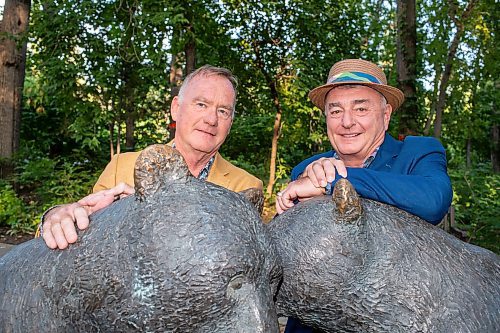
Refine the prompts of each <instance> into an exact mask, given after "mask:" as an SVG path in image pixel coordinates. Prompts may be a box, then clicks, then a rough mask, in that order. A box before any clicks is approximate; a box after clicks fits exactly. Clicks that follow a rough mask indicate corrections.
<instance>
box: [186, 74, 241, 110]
mask: <svg viewBox="0 0 500 333" xmlns="http://www.w3.org/2000/svg"><path fill="white" fill-rule="evenodd" d="M212 75H218V76H222V77H224V78H226V79H228V81H229V82H231V85H232V86H233V89H234V104H235V105H236V96H237V94H238V78H236V76H234V74H233V73H232V72H231V71H230V70H229V69H226V68H223V67H215V66H212V65H204V66H202V67H200V68H198V69H197V70H195V71H194V72H192V73H191V74H189V75H188V76H186V78H185V79H184V82H182V85H181V88H180V90H179V95H178V96H179V99H182V97H183V93H184V90H185V87H187V86H188V85H189V82H190V81H191V80H192V79H193V78H195V77H197V76H212Z"/></svg>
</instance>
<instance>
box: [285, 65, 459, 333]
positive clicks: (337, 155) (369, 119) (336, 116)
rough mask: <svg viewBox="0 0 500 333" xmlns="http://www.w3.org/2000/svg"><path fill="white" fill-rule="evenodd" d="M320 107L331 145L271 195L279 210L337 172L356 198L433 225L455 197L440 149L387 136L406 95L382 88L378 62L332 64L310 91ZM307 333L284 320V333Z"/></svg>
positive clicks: (426, 141) (329, 184) (319, 190)
mask: <svg viewBox="0 0 500 333" xmlns="http://www.w3.org/2000/svg"><path fill="white" fill-rule="evenodd" d="M309 98H310V99H311V100H312V102H313V103H314V104H315V105H316V106H317V107H319V108H320V109H321V110H323V111H324V113H325V117H326V125H327V132H328V138H329V140H330V143H331V144H332V146H333V150H331V151H329V152H326V153H322V154H318V155H314V156H312V157H310V158H308V159H306V160H304V161H302V162H301V163H299V164H298V165H297V166H296V167H295V168H294V169H293V171H292V177H291V178H292V182H290V184H288V186H287V187H286V189H285V190H284V191H282V192H280V193H278V196H277V198H276V209H277V211H278V213H280V214H281V213H282V212H283V211H285V210H287V209H289V208H291V207H293V205H294V204H295V203H296V202H297V201H304V200H308V199H310V198H312V197H314V196H318V195H325V194H331V192H332V189H333V185H335V183H336V181H337V180H339V179H340V178H341V177H345V178H347V179H348V180H349V181H350V182H351V183H352V184H353V185H354V187H355V189H356V191H357V192H358V193H359V195H360V196H362V197H364V198H368V199H373V200H377V201H380V202H384V203H387V204H390V205H393V206H396V207H398V208H400V209H403V210H405V211H407V212H409V213H412V214H414V215H416V216H418V217H420V218H422V219H424V220H425V221H427V222H429V223H432V224H438V223H439V222H440V221H441V219H442V218H443V217H444V215H445V214H446V212H447V210H448V208H449V206H450V204H451V199H452V189H451V182H450V178H449V177H448V174H447V171H446V156H445V150H444V148H443V146H442V145H441V143H440V142H439V141H438V140H436V139H434V138H430V137H413V136H409V137H406V139H405V140H404V141H402V142H401V141H397V140H395V139H394V138H393V137H392V136H390V135H389V134H387V133H386V131H387V129H388V127H389V122H390V119H391V114H392V112H393V111H395V110H396V109H397V108H398V107H399V106H400V105H401V104H402V103H403V101H404V94H403V93H402V92H401V91H400V90H399V89H397V88H394V87H392V86H389V85H387V79H386V77H385V74H384V73H383V71H382V70H381V69H380V68H379V67H378V66H377V65H375V64H373V63H371V62H368V61H364V60H359V59H348V60H343V61H340V62H337V63H336V64H334V65H333V67H332V68H331V70H330V73H329V75H328V80H327V83H326V84H325V85H322V86H320V87H317V88H315V89H313V90H311V92H310V93H309ZM306 332H312V329H311V328H308V327H305V326H303V325H301V323H300V322H299V321H298V320H297V319H294V318H289V320H288V324H287V328H286V330H285V333H306Z"/></svg>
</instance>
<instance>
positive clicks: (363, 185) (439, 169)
mask: <svg viewBox="0 0 500 333" xmlns="http://www.w3.org/2000/svg"><path fill="white" fill-rule="evenodd" d="M417 139H422V138H412V139H409V140H408V139H407V140H405V144H404V146H403V148H402V149H401V151H400V153H399V154H398V156H396V157H395V158H394V160H393V161H391V162H390V163H388V164H386V167H387V169H386V170H372V169H369V168H368V169H359V168H347V179H348V180H349V181H350V182H351V183H352V184H353V185H354V187H355V188H356V191H357V192H358V193H359V194H360V195H361V196H362V197H364V198H368V199H373V200H376V201H380V202H384V203H387V204H390V205H393V206H396V207H398V208H400V209H403V210H405V211H407V212H409V213H411V214H414V215H416V216H418V217H420V218H422V219H424V220H426V221H428V222H430V223H432V224H438V223H439V222H440V221H441V219H442V218H443V217H444V215H445V214H446V212H447V211H448V208H449V206H450V204H451V200H452V197H453V191H452V187H451V181H450V178H449V176H448V173H447V168H446V156H445V151H444V148H443V146H442V145H441V143H440V142H439V141H437V140H435V139H433V138H423V139H424V140H417ZM337 177H338V176H337ZM336 180H337V179H336Z"/></svg>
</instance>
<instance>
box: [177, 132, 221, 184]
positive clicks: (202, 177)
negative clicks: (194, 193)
mask: <svg viewBox="0 0 500 333" xmlns="http://www.w3.org/2000/svg"><path fill="white" fill-rule="evenodd" d="M170 143H171V144H172V148H175V142H174V141H173V140H172V141H171V142H170ZM214 161H215V155H214V156H212V157H210V159H209V160H208V162H207V164H205V166H204V167H203V169H201V171H200V173H199V174H198V176H197V177H196V178H198V179H200V180H206V179H207V177H208V173H209V172H210V169H211V168H212V165H213V164H214Z"/></svg>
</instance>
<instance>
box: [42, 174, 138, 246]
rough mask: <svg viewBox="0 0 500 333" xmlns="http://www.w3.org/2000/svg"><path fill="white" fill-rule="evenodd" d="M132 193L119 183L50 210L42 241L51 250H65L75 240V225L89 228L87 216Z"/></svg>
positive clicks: (132, 189)
mask: <svg viewBox="0 0 500 333" xmlns="http://www.w3.org/2000/svg"><path fill="white" fill-rule="evenodd" d="M132 193H134V188H133V187H131V186H129V185H127V184H125V183H120V184H118V185H117V186H115V187H113V188H110V189H109V190H104V191H100V192H97V193H93V194H90V195H88V196H86V197H85V198H83V199H80V200H79V201H77V202H74V203H72V204H67V205H62V206H59V207H56V208H54V209H52V210H50V211H49V212H48V213H47V215H46V216H45V220H44V223H43V235H42V237H43V239H44V240H45V243H46V244H47V246H48V247H50V248H51V249H55V248H57V247H58V248H60V249H65V248H66V247H67V246H68V243H74V242H76V240H77V234H76V227H75V222H76V225H77V226H78V229H80V230H83V229H86V228H87V227H88V226H89V215H90V214H92V213H93V212H96V211H98V210H100V209H102V208H104V207H107V206H109V205H110V204H111V203H113V201H115V200H117V199H121V198H124V197H126V196H128V195H130V194H132Z"/></svg>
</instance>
